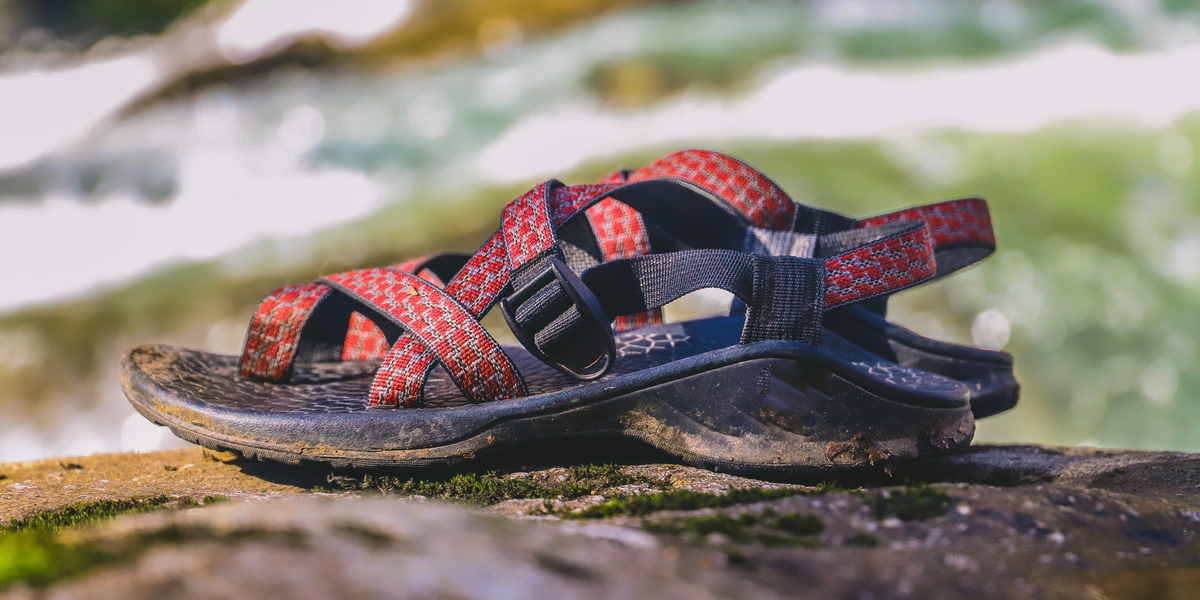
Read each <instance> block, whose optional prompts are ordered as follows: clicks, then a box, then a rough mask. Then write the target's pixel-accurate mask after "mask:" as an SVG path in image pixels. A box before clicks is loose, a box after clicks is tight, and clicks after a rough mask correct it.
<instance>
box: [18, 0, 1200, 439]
mask: <svg viewBox="0 0 1200 600" xmlns="http://www.w3.org/2000/svg"><path fill="white" fill-rule="evenodd" d="M395 18H396V19H401V20H402V19H403V18H404V17H403V15H397V16H395ZM245 35H249V34H245ZM251 37H252V36H251ZM475 38H476V39H475V46H476V47H474V48H472V49H471V51H469V52H458V53H449V54H446V55H444V56H443V55H440V54H437V53H430V56H427V57H424V58H422V59H421V60H410V61H401V62H397V61H388V60H383V61H378V60H376V61H338V60H334V61H331V62H328V63H323V64H319V65H315V66H304V65H302V64H297V63H294V62H282V63H280V64H279V65H276V66H272V67H271V68H269V69H261V70H258V71H253V72H251V73H250V74H248V75H245V74H243V75H238V76H236V77H227V78H223V79H221V78H218V79H217V80H216V81H214V82H210V83H207V84H206V85H202V86H196V89H194V90H191V91H187V92H185V93H178V94H170V95H165V96H163V97H161V98H159V99H157V100H155V101H153V102H149V103H144V104H137V105H135V106H134V108H132V109H122V110H115V109H114V110H115V113H114V115H113V116H112V117H111V118H97V117H95V116H94V115H93V116H92V117H91V119H90V120H89V119H85V118H82V117H79V115H74V117H79V118H78V121H79V122H80V123H83V124H84V125H80V126H79V127H78V128H77V129H79V130H78V131H74V130H72V131H68V132H67V134H69V135H66V134H64V136H63V139H64V140H67V141H64V142H63V143H61V144H60V145H58V146H54V147H53V148H50V149H48V150H46V151H45V152H43V153H41V154H38V155H36V156H35V157H34V158H32V159H29V160H24V161H23V162H18V161H16V160H15V159H14V160H13V161H12V163H13V165H15V166H13V165H10V166H9V167H7V168H5V169H3V170H0V257H3V258H0V276H2V278H3V281H5V284H4V285H3V286H0V462H3V461H13V460H26V459H32V458H38V457H43V456H52V455H73V454H86V453H94V452H104V451H117V450H152V449H155V448H160V447H168V446H171V445H175V444H180V443H181V442H178V441H176V440H174V438H173V437H172V436H171V435H170V434H169V433H167V432H165V430H163V429H161V428H157V427H154V426H152V425H150V424H149V423H147V422H146V421H144V420H143V419H141V417H139V416H137V415H136V414H134V413H133V411H132V409H131V408H129V406H128V404H127V403H126V401H125V400H124V398H123V396H122V395H121V392H120V389H119V387H118V385H117V381H116V363H117V360H118V358H119V356H120V353H121V352H122V351H123V350H124V349H126V348H128V347H130V346H133V345H136V344H139V343H148V342H168V343H175V344H180V345H186V346H192V347H201V348H207V349H211V350H217V351H222V352H228V353H236V352H238V351H239V349H240V344H241V337H242V335H243V333H244V331H245V325H246V322H247V320H248V318H249V315H250V314H251V312H252V310H253V308H254V306H255V305H256V303H257V301H258V300H259V299H260V298H261V297H262V295H264V294H265V293H266V292H268V291H269V290H271V289H273V288H274V287H276V286H278V285H281V284H285V283H295V282H299V281H308V280H311V279H313V278H314V277H316V276H318V275H319V274H321V273H328V272H332V271H336V270H342V269H347V268H355V267H361V266H370V265H378V264H385V263H386V262H388V261H392V260H396V259H398V258H403V257H408V256H412V255H415V254H417V253H420V252H425V251H432V250H436V249H445V248H452V249H459V250H470V249H473V245H475V244H478V243H479V242H480V241H482V239H484V237H485V236H486V235H487V234H488V233H490V231H491V230H492V229H494V227H495V226H496V217H497V216H498V214H499V209H500V207H501V206H502V205H503V203H504V202H505V201H506V200H508V199H510V198H512V197H514V196H515V195H516V194H518V193H520V192H521V191H522V190H523V189H525V188H527V187H529V186H530V185H532V184H533V183H536V182H537V181H539V180H540V179H545V178H549V177H555V178H559V179H562V180H564V181H567V182H582V181H587V180H590V179H592V178H595V177H597V176H599V175H602V174H605V173H607V172H609V171H611V170H613V169H615V168H618V167H633V166H637V165H638V164H641V163H644V162H646V161H648V160H650V159H652V158H653V157H654V156H657V155H659V154H662V153H665V152H668V151H671V150H674V149H678V148H681V147H688V146H706V147H714V148H718V149H721V150H724V151H726V152H729V153H732V154H735V155H737V156H740V157H742V158H745V159H747V160H749V161H750V162H751V163H752V164H755V165H756V166H758V167H760V168H761V169H762V170H764V171H765V172H766V173H767V174H768V175H770V176H771V177H772V178H773V179H775V180H776V181H777V182H778V183H780V184H781V185H782V186H784V187H785V188H786V189H787V190H789V191H790V192H791V193H792V195H793V196H794V197H795V198H796V199H797V200H799V201H802V202H808V203H812V204H817V205H820V206H824V207H827V208H832V209H835V210H839V211H844V212H847V213H850V214H855V215H869V214H874V213H877V212H884V211H890V210H893V209H895V208H899V207H902V206H907V205H911V204H917V203H925V202H929V201H933V200H937V199H942V198H949V197H956V196H966V195H982V196H985V197H987V198H988V199H989V201H990V202H991V204H992V210H993V216H994V218H995V220H996V225H997V232H998V236H999V245H1000V248H999V251H998V252H997V254H996V255H995V256H994V257H992V258H991V259H990V260H989V261H987V262H986V263H985V264H983V265H980V266H978V267H975V268H973V269H971V270H969V271H967V272H965V273H962V274H960V275H957V276H955V277H954V278H952V279H950V280H947V281H945V282H939V283H936V284H933V285H929V286H925V287H923V288H920V289H918V290H915V291H912V292H906V293H905V294H903V295H901V296H900V297H898V298H896V299H895V300H894V301H893V303H892V304H893V314H894V316H895V318H896V319H897V320H898V321H900V322H901V323H903V324H905V325H907V326H909V327H911V328H913V329H915V330H917V331H920V332H922V333H924V334H927V335H931V336H935V337H941V338H945V339H949V340H953V341H957V342H964V343H974V344H977V345H983V346H989V347H996V348H1001V347H1002V348H1005V349H1006V350H1009V351H1010V352H1012V353H1013V354H1014V355H1015V356H1016V360H1017V372H1018V376H1019V378H1020V380H1021V382H1022V385H1023V393H1022V402H1021V404H1020V405H1019V406H1018V408H1017V409H1016V410H1015V411H1013V412H1011V413H1009V414H1006V415H1004V416H1001V417H998V418H995V419H990V420H988V421H986V422H983V423H981V425H980V433H979V439H981V440H987V441H1014V442H1015V441H1022V442H1038V443H1050V444H1089V445H1101V446H1113V447H1133V448H1164V449H1179V450H1200V398H1197V392H1200V378H1198V377H1197V376H1196V375H1194V372H1195V369H1193V368H1192V366H1193V365H1195V364H1196V361H1197V359H1198V354H1197V352H1198V349H1197V342H1196V340H1197V334H1200V320H1198V318H1197V316H1196V315H1197V311H1196V309H1197V308H1198V305H1200V195H1198V188H1197V185H1198V178H1197V169H1196V168H1195V164H1194V163H1195V156H1194V154H1195V147H1196V146H1195V145H1196V143H1197V142H1198V141H1200V119H1197V112H1198V111H1200V80H1197V79H1196V78H1194V77H1190V76H1187V75H1186V74H1188V73H1193V72H1195V70H1196V68H1197V67H1200V11H1198V10H1197V9H1195V8H1194V7H1193V6H1191V5H1190V4H1188V3H1186V2H1178V1H1173V2H1162V3H1159V4H1155V3H1146V4H1145V5H1144V6H1143V5H1141V4H1130V3H1117V2H1113V3H1097V2H1055V3H1036V4H1034V3H1023V2H1015V1H1008V2H1006V1H997V0H989V1H987V2H961V3H960V2H913V3H892V2H883V1H861V0H860V1H850V0H841V1H827V2H812V3H803V4H800V3H782V2H754V3H751V2H731V1H716V2H714V1H706V2H689V3H668V4H665V5H656V4H651V5H648V6H644V7H636V8H627V9H624V10H620V11H613V12H609V13H605V14H603V15H601V16H599V17H595V18H588V19H581V20H579V21H577V22H574V23H572V24H570V25H567V26H564V27H561V28H559V29H556V30H554V31H550V32H543V33H540V34H535V33H534V32H530V31H527V30H526V29H525V28H524V27H523V26H522V23H521V22H520V21H519V20H518V19H516V18H508V17H505V16H498V17H491V18H489V19H487V20H485V21H484V22H483V23H482V24H480V25H479V27H478V31H477V35H476V36H475ZM75 68H77V69H87V68H92V66H90V65H87V64H85V65H82V66H78V67H75ZM130 76H131V77H136V76H139V75H138V74H137V73H133V74H132V75H130ZM38 81H39V80H38V78H37V77H35V76H31V75H30V74H29V72H28V71H17V70H13V71H12V72H9V73H5V72H0V112H4V113H6V117H5V118H10V119H11V116H12V111H13V110H15V109H16V108H17V107H20V108H21V109H22V110H27V111H28V110H33V108H31V107H29V106H28V103H27V102H26V103H25V104H24V105H22V104H20V103H19V102H18V100H19V99H20V98H23V97H24V96H23V94H25V93H26V92H27V91H28V90H29V89H32V86H35V85H40V84H39V83H38ZM79 81H80V82H81V83H80V84H79V86H80V87H79V88H78V89H63V92H62V93H63V95H64V98H65V99H66V100H67V101H64V102H63V103H62V104H61V106H62V107H63V108H61V110H63V111H68V112H69V111H70V110H73V108H72V107H74V106H78V105H81V104H83V103H81V102H71V101H70V100H71V98H72V97H73V96H79V97H85V96H86V94H88V93H89V91H90V90H93V89H95V88H96V87H97V86H98V85H99V87H101V88H103V85H102V84H98V83H97V81H96V80H95V78H83V79H80V80H79ZM82 82H86V84H85V83H82ZM126 83H128V82H126ZM134 83H136V82H134ZM119 84H121V82H120V81H117V80H116V79H114V80H113V85H114V86H116V85H119ZM58 106H59V105H56V108H57V107H58ZM95 109H96V107H95V106H91V107H87V108H84V107H81V108H79V109H78V110H80V111H83V110H93V111H94V110H95ZM84 116H87V115H84ZM68 117H70V118H74V117H73V116H72V115H65V116H64V119H67V118H68ZM87 123H98V124H93V125H92V126H86V127H85V125H86V124H87ZM76 138H78V139H77V141H76ZM3 144H4V142H2V141H0V147H2V146H3ZM5 152H8V153H9V154H11V155H12V156H17V155H18V153H17V151H16V150H11V149H10V150H5V149H3V148H0V158H2V157H3V156H5ZM22 152H25V154H22V155H21V156H25V155H28V154H29V150H28V148H26V149H24V150H22ZM719 303H720V298H719V296H718V295H714V294H701V295H699V296H698V297H696V298H693V299H691V301H690V304H689V303H684V305H683V306H680V307H677V313H678V314H684V313H687V312H689V311H690V312H693V313H694V312H697V311H700V312H702V311H704V310H716V309H718V307H719ZM494 330H495V331H496V333H497V335H498V336H506V335H507V332H506V331H503V325H502V324H501V325H500V328H499V329H496V328H494Z"/></svg>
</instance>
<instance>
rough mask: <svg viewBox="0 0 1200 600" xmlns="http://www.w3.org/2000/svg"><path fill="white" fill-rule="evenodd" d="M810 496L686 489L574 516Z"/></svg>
mask: <svg viewBox="0 0 1200 600" xmlns="http://www.w3.org/2000/svg"><path fill="white" fill-rule="evenodd" d="M811 493H813V492H812V491H809V490H804V489H795V488H774V489H770V488H747V489H734V490H729V491H728V492H727V493H725V494H709V493H705V492H692V491H688V490H671V491H666V492H661V493H658V494H647V495H644V496H629V497H626V498H614V499H612V500H609V501H607V502H603V503H601V504H597V505H596V506H591V507H588V508H587V509H586V510H584V511H583V512H581V513H579V515H578V516H580V517H583V518H585V519H599V518H607V517H616V516H620V515H631V516H634V517H641V516H645V515H648V514H650V513H654V512H658V511H660V510H699V509H701V508H721V507H724V506H733V505H735V504H746V503H749V502H762V501H764V500H777V499H779V498H789V497H791V496H800V495H807V494H811Z"/></svg>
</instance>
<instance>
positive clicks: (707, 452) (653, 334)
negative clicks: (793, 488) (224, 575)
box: [121, 178, 975, 472]
mask: <svg viewBox="0 0 1200 600" xmlns="http://www.w3.org/2000/svg"><path fill="white" fill-rule="evenodd" d="M712 193H713V192H712V190H706V189H704V188H703V187H701V186H696V185H690V184H689V185H685V184H682V183H680V182H679V181H677V180H673V179H670V178H662V179H652V180H645V181H639V182H635V183H609V184H597V185H582V186H565V185H563V184H561V183H558V182H556V181H549V182H546V183H543V184H541V185H539V186H537V187H535V188H534V189H533V190H531V191H529V192H527V193H526V194H524V195H523V196H521V197H520V198H518V199H516V200H515V201H513V202H512V203H511V204H509V205H508V206H507V207H506V208H505V209H504V213H503V222H502V227H501V229H500V230H499V231H497V232H496V233H495V234H494V235H493V236H492V237H491V238H490V239H489V240H488V241H487V242H486V243H484V245H483V246H482V247H481V248H480V250H479V251H478V252H477V253H476V254H474V255H473V256H471V257H470V259H469V260H467V261H466V264H465V266H462V268H461V269H457V268H456V267H457V265H454V266H452V267H447V268H445V269H444V270H443V273H444V274H446V275H448V274H449V273H450V272H453V271H457V274H454V275H453V276H452V278H451V279H450V280H449V281H448V283H446V285H445V286H444V287H442V286H440V285H438V283H437V282H436V281H434V280H436V279H438V277H436V276H432V275H429V274H428V271H427V270H426V268H425V267H426V266H427V265H424V266H423V265H415V266H413V267H412V268H411V269H410V271H405V270H403V269H388V268H377V269H367V270H362V271H353V272H349V273H342V274H337V275H331V276H329V277H326V278H324V279H322V280H321V281H319V282H318V283H314V284H309V285H304V286H291V287H287V288H282V289H281V290H278V291H276V292H274V293H273V294H271V295H270V296H269V297H268V298H267V299H266V300H264V301H263V303H262V305H260V307H259V310H258V312H257V313H256V315H255V318H254V320H253V321H252V323H251V327H250V331H249V334H248V336H247V341H246V345H245V350H244V352H243V355H242V356H241V357H240V358H239V357H232V356H223V355H217V354H211V353H206V352H199V351H193V350H186V349H180V348H174V347H170V346H162V345H151V346H140V347H137V348H134V349H132V350H130V351H129V352H127V353H126V355H125V356H124V358H123V360H122V365H121V371H122V377H121V380H122V386H123V388H124V390H125V392H126V395H127V396H128V397H129V399H130V401H131V402H132V403H133V405H134V407H135V408H136V409H137V410H138V411H139V412H140V413H141V414H143V415H144V416H146V417H147V418H149V419H150V420H151V421H153V422H155V423H158V424H161V425H166V426H168V427H170V428H171V430H172V431H174V432H175V433H176V435H179V436H180V437H182V438H184V439H187V440H190V441H194V442H197V443H200V444H202V445H204V446H207V447H211V448H217V449H232V450H236V451H239V452H241V453H243V454H246V455H248V456H257V457H259V458H269V459H274V460H279V461H284V462H290V463H299V462H301V461H316V462H324V463H330V464H333V465H334V466H355V467H373V466H423V465H443V464H453V463H458V462H461V461H465V460H470V459H473V458H476V457H481V456H483V455H485V454H488V453H495V452H499V451H502V450H504V449H507V448H511V447H513V446H516V445H518V444H522V443H525V442H531V441H537V440H547V439H559V440H561V439H568V440H578V443H580V444H591V443H594V436H624V437H629V438H633V439H636V440H640V441H642V442H645V443H648V444H650V445H652V446H654V447H656V448H658V449H660V450H662V451H665V452H667V453H670V454H672V455H674V456H676V457H677V458H678V459H679V460H680V461H682V462H685V463H688V464H693V465H697V466H704V467H709V468H717V469H721V470H725V471H733V472H761V471H772V470H777V471H790V472H803V471H824V470H830V469H837V468H849V467H861V466H866V465H883V466H884V467H887V466H889V465H891V464H894V463H895V462H896V461H900V460H905V459H911V458H915V457H918V456H925V455H931V454H937V453H943V452H946V451H950V450H953V449H955V448H959V447H963V446H966V445H967V444H969V443H970V440H971V437H972V435H973V433H974V427H975V425H974V418H973V417H972V414H971V408H970V391H969V390H968V389H967V387H966V386H965V385H964V384H962V383H961V382H958V381H955V380H953V379H949V378H946V377H942V376H940V375H936V374H932V373H929V372H925V371H919V370H915V369H911V368H907V367H904V366H901V365H898V364H896V363H894V362H890V361H888V360H885V359H883V358H880V357H879V356H877V355H875V354H871V353H869V352H867V351H865V350H863V349H862V348H861V347H859V346H858V345H855V344H854V343H851V342H850V341H847V340H846V339H845V338H843V337H841V336H839V335H838V334H836V333H833V332H831V331H829V330H827V329H824V328H823V326H822V324H823V321H824V317H825V315H826V314H827V311H829V310H831V309H836V308H839V307H844V306H850V305H853V304H856V303H861V302H863V301H867V300H870V299H871V298H875V297H878V296H880V295H884V294H889V293H893V292H896V291H898V290H901V289H904V288H907V287H910V286H912V285H915V284H917V283H920V282H922V281H924V280H927V279H929V278H930V277H933V276H934V274H935V273H936V270H937V267H936V260H935V256H934V249H933V245H932V238H931V234H930V231H929V228H928V227H927V226H926V225H925V223H924V222H923V221H901V222H897V223H893V224H888V225H885V226H882V227H881V228H876V230H875V231H874V234H873V235H872V236H871V239H869V240H867V241H866V242H865V243H864V244H863V245H861V246H857V247H854V248H850V249H847V250H846V251H845V252H841V253H838V254H836V255H834V256H829V257H824V258H801V257H794V256H768V255H764V254H757V253H749V252H743V251H741V244H742V240H744V239H745V234H746V231H747V228H748V227H749V225H748V224H747V223H746V222H745V220H744V219H740V218H736V217H735V216H734V215H731V214H730V213H724V214H723V215H713V216H711V217H710V216H705V217H704V218H697V217H695V215H696V214H707V213H703V211H700V212H699V213H694V212H693V209H695V208H696V207H697V206H701V205H705V204H709V205H710V204H711V200H710V198H711V196H712ZM607 198H615V199H617V200H620V201H621V202H623V203H625V204H626V205H629V206H631V207H633V208H634V209H636V210H638V211H639V212H641V213H642V214H643V215H646V214H651V215H652V216H653V217H655V218H654V221H655V222H656V223H660V224H663V225H662V226H663V227H665V228H667V229H668V230H669V232H670V233H671V235H673V236H674V237H675V238H676V239H679V240H681V241H682V242H683V243H685V244H688V245H689V246H691V247H693V248H699V249H692V250H683V251H678V252H668V253H662V254H653V255H648V256H639V257H633V258H626V259H619V260H613V261H609V262H605V263H602V264H599V265H597V266H594V267H592V268H590V269H588V270H586V271H585V272H584V273H583V275H582V277H578V276H576V274H575V273H574V272H572V271H571V269H570V268H568V267H567V265H566V263H565V261H564V258H565V255H564V250H563V247H564V246H565V245H566V244H563V243H562V240H561V239H560V235H559V234H560V232H562V231H563V230H564V229H566V228H567V227H569V223H570V222H571V220H572V219H573V218H575V217H578V216H581V215H582V214H583V211H585V210H586V209H587V208H588V207H589V206H592V205H593V204H595V203H597V202H600V201H603V200H605V199H607ZM672 213H674V214H678V215H688V214H691V215H692V216H691V217H686V218H685V217H681V218H678V219H674V220H671V219H667V218H665V217H667V216H669V215H670V214H672ZM714 231H723V232H725V233H724V234H722V235H716V236H714V233H713V232H714ZM723 240H724V241H723ZM412 270H415V271H417V272H416V273H414V272H411V271H412ZM433 270H437V269H436V268H435V269H433ZM704 288H719V289H724V290H727V291H729V292H732V293H733V294H734V295H736V296H737V297H738V298H740V299H741V300H742V301H743V302H744V303H745V305H746V306H747V309H746V312H745V314H744V315H731V316H728V317H722V318H714V319H704V320H698V321H690V322H683V323H673V324H660V325H651V326H647V327H641V328H638V329H634V330H631V331H627V332H624V333H621V334H620V335H617V336H614V334H613V332H612V330H611V328H610V323H611V322H612V320H613V319H614V318H617V317H620V316H624V315H638V314H646V313H647V312H648V311H653V310H654V309H656V308H658V307H661V306H663V305H664V304H666V303H668V302H670V301H672V300H674V299H676V298H678V297H680V296H682V295H684V294H686V293H689V292H691V291H694V290H698V289H704ZM497 303H499V304H500V308H501V310H502V311H503V312H504V316H505V318H506V319H507V321H508V323H509V325H510V327H511V328H512V329H513V331H514V334H516V336H517V338H518V339H519V340H521V341H522V345H521V346H504V347H502V346H501V345H500V344H498V343H497V342H496V341H495V340H494V339H493V338H492V337H491V336H490V335H489V334H488V333H487V331H486V330H484V328H483V327H482V326H481V325H480V323H479V319H480V318H482V317H483V315H484V314H486V313H487V311H488V310H489V309H490V308H492V307H493V306H494V305H495V304H497ZM356 318H366V319H369V320H370V322H371V323H372V324H373V325H374V326H377V327H379V329H380V330H382V332H383V334H384V335H385V337H386V339H387V340H388V343H389V344H390V345H391V347H390V350H389V351H388V354H387V356H386V357H384V358H383V359H382V360H365V361H364V360H359V361H346V360H342V358H343V357H344V356H345V354H346V340H347V332H348V330H349V329H350V328H351V324H352V322H354V320H355V319H356Z"/></svg>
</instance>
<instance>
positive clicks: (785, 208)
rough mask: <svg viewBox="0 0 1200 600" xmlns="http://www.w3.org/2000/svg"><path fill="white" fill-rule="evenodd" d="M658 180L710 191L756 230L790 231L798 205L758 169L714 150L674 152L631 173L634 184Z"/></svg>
mask: <svg viewBox="0 0 1200 600" xmlns="http://www.w3.org/2000/svg"><path fill="white" fill-rule="evenodd" d="M659 178H670V179H676V180H679V181H683V182H685V183H689V184H692V185H694V186H696V187H699V188H702V189H704V190H706V191H708V192H709V193H711V194H713V195H714V196H716V197H717V198H718V199H719V200H721V201H722V202H724V203H725V204H726V205H728V207H729V208H731V209H732V212H734V213H735V214H740V215H743V216H745V217H746V218H747V219H749V220H750V222H751V223H752V224H753V225H754V226H756V227H763V228H766V229H776V230H784V229H790V228H791V226H792V222H793V220H794V218H795V216H796V203H795V202H793V201H792V199H791V197H790V196H788V195H787V192H784V191H783V188H781V187H779V186H778V185H777V184H776V183H775V182H774V181H771V179H770V178H768V177H767V176H766V175H764V174H763V173H762V172H761V171H759V170H758V169H755V168H754V167H751V166H750V165H748V164H746V163H745V162H743V161H741V160H738V159H736V158H734V157H732V156H729V155H727V154H722V153H720V152H716V151H713V150H700V149H691V150H681V151H679V152H673V153H671V154H668V155H666V156H664V157H662V158H660V159H658V160H656V161H654V162H652V163H650V164H648V165H646V166H644V167H642V168H640V169H637V170H635V171H633V172H632V173H630V174H629V181H630V182H631V183H633V182H637V181H645V180H650V179H659Z"/></svg>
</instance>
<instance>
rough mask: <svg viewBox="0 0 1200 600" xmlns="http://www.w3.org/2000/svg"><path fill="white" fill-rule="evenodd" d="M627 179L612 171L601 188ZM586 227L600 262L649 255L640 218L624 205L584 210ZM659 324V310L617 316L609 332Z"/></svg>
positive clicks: (608, 201) (605, 204) (603, 202)
mask: <svg viewBox="0 0 1200 600" xmlns="http://www.w3.org/2000/svg"><path fill="white" fill-rule="evenodd" d="M628 175H629V173H628V172H626V171H616V172H614V173H612V174H611V175H609V176H608V177H605V178H604V179H601V180H600V182H599V183H601V184H622V183H625V180H626V177H627V176H628ZM585 214H586V215H587V220H588V223H589V224H590V225H591V227H592V233H593V234H594V235H595V237H596V243H597V245H599V246H600V252H601V254H603V255H604V261H605V262H608V261H613V260H619V259H622V258H631V257H634V256H645V255H647V254H650V252H651V248H650V234H649V232H647V230H646V223H645V221H643V220H642V215H641V213H639V212H638V211H636V210H634V209H633V208H632V207H630V206H629V205H627V204H624V203H622V202H620V201H618V200H616V199H613V198H605V199H604V200H601V201H600V202H597V203H596V205H595V206H593V207H591V208H589V209H587V211H586V213H585ZM662 322H663V316H662V309H659V308H655V309H653V310H649V311H646V312H643V313H638V314H635V315H620V316H618V317H617V318H615V319H613V331H629V330H632V329H640V328H642V327H649V326H651V325H658V324H660V323H662Z"/></svg>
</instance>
